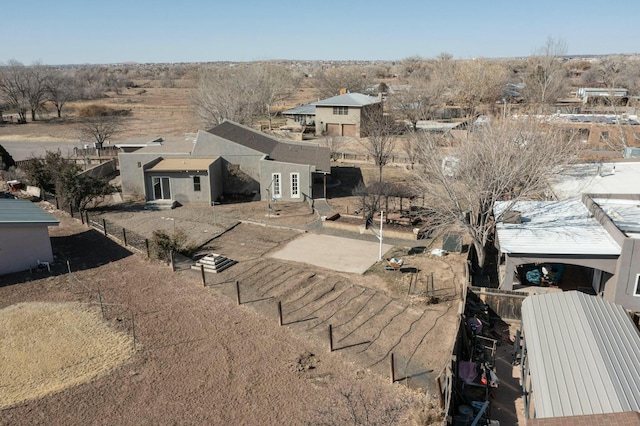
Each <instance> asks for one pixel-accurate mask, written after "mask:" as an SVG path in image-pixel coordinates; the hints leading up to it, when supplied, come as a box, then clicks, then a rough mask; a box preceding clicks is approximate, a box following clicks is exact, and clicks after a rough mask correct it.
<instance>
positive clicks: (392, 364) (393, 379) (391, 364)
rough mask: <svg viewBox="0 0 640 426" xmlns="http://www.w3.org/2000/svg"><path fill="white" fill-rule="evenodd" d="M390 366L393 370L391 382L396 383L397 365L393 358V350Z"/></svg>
mask: <svg viewBox="0 0 640 426" xmlns="http://www.w3.org/2000/svg"><path fill="white" fill-rule="evenodd" d="M390 361H391V362H390V363H389V368H390V370H391V383H395V381H396V366H395V363H394V360H393V352H391V357H390Z"/></svg>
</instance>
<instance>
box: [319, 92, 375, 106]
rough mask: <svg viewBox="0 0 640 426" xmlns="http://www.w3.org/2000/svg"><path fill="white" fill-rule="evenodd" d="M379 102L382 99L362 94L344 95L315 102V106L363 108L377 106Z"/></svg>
mask: <svg viewBox="0 0 640 426" xmlns="http://www.w3.org/2000/svg"><path fill="white" fill-rule="evenodd" d="M379 102H380V99H378V98H376V97H375V96H369V95H363V94H362V93H345V94H344V95H338V96H334V97H332V98H328V99H323V100H321V101H318V102H315V104H316V106H347V107H363V106H366V105H371V104H377V103H379Z"/></svg>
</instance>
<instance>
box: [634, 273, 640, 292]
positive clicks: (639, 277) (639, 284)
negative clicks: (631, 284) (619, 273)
mask: <svg viewBox="0 0 640 426" xmlns="http://www.w3.org/2000/svg"><path fill="white" fill-rule="evenodd" d="M633 295H634V296H636V297H640V274H637V275H636V290H635V291H634V292H633Z"/></svg>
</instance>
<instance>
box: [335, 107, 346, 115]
mask: <svg viewBox="0 0 640 426" xmlns="http://www.w3.org/2000/svg"><path fill="white" fill-rule="evenodd" d="M347 114H349V107H346V106H334V107H333V115H347Z"/></svg>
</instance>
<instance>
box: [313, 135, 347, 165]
mask: <svg viewBox="0 0 640 426" xmlns="http://www.w3.org/2000/svg"><path fill="white" fill-rule="evenodd" d="M348 139H349V138H347V137H344V136H326V137H324V138H322V139H320V145H322V146H324V147H326V148H329V155H330V156H331V160H332V161H336V160H337V159H338V157H339V153H340V150H341V149H342V148H343V147H344V146H345V145H346V144H347V141H348Z"/></svg>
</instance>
